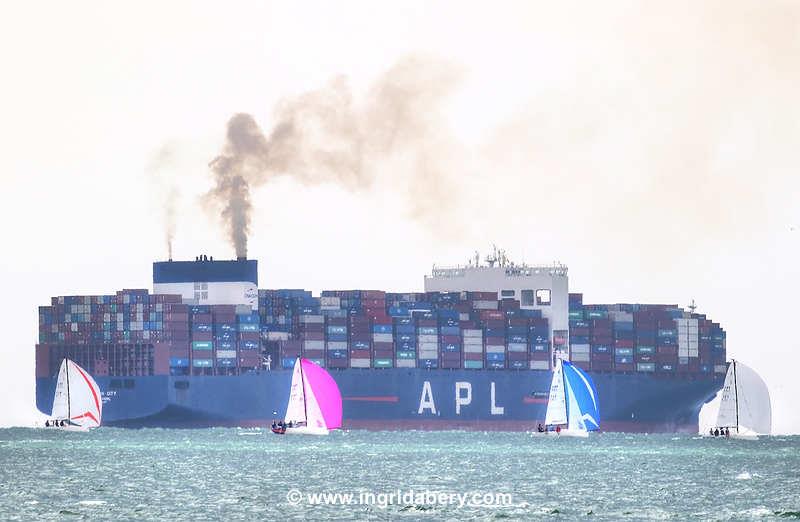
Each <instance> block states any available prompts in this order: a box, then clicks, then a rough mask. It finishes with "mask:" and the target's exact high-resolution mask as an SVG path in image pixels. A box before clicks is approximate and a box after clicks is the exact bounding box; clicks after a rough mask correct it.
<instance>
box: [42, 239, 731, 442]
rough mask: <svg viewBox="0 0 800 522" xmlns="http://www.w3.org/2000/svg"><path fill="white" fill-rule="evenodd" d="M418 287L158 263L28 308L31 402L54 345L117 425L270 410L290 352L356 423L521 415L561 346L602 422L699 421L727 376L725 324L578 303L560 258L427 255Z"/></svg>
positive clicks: (625, 427)
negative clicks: (335, 285)
mask: <svg viewBox="0 0 800 522" xmlns="http://www.w3.org/2000/svg"><path fill="white" fill-rule="evenodd" d="M424 290H425V291H424V292H413V293H391V292H384V291H379V290H331V291H323V292H321V294H320V295H319V296H314V295H312V292H310V291H306V290H297V289H280V290H266V289H259V288H258V263H257V261H256V260H251V259H245V258H240V259H237V260H230V261H228V260H225V261H219V260H217V261H214V260H213V258H208V257H207V256H198V257H196V258H195V260H194V261H172V260H170V261H163V262H155V263H153V284H152V291H150V290H149V289H125V290H120V291H117V292H115V293H113V294H108V295H92V296H58V297H53V298H52V299H51V302H50V305H49V306H42V307H40V308H39V342H38V344H37V345H36V404H37V408H38V409H39V410H40V411H42V412H43V413H45V414H49V413H50V411H51V408H52V399H53V391H54V387H55V384H56V376H57V373H58V368H59V365H60V364H61V361H62V359H63V358H64V357H69V358H70V359H72V360H74V361H76V362H77V363H78V364H79V365H81V366H82V367H84V368H86V369H87V370H88V371H89V372H90V373H91V374H92V375H93V376H94V378H95V380H96V381H97V383H98V384H99V386H100V388H101V390H102V395H103V397H102V400H103V420H104V424H108V425H116V426H125V427H146V426H160V427H206V426H264V425H268V424H270V423H271V422H272V420H273V419H275V418H280V417H281V416H282V415H283V413H284V409H285V407H286V404H287V400H288V394H289V383H290V381H291V375H292V367H293V364H294V361H295V359H296V358H297V357H298V356H302V357H305V358H307V359H310V360H312V361H314V362H316V363H317V364H319V365H321V366H324V367H325V368H327V369H328V371H329V372H330V373H331V375H332V376H333V377H334V379H335V380H336V382H337V384H338V385H339V388H340V390H341V392H342V398H343V408H344V425H345V427H349V428H364V429H476V430H530V429H531V428H532V427H535V426H536V425H537V423H538V422H543V420H544V417H545V410H546V407H547V400H548V394H549V386H550V380H551V376H552V368H553V365H554V363H555V361H556V359H558V358H563V359H569V360H571V361H572V362H573V363H574V364H576V365H577V366H579V367H581V368H582V369H584V370H586V371H588V372H589V374H590V375H591V377H592V379H593V380H594V382H595V385H596V388H597V390H598V394H599V403H600V408H601V416H602V426H601V427H602V428H603V429H604V430H606V431H629V432H676V431H684V432H697V429H698V415H699V411H700V408H701V407H702V405H703V404H704V403H706V402H707V401H709V400H711V399H712V398H713V397H714V396H715V394H716V393H717V391H718V390H719V389H720V388H721V387H722V384H723V380H724V376H725V371H726V368H727V367H726V352H725V331H724V330H723V329H722V328H721V327H720V325H719V324H717V323H715V322H713V321H711V320H710V319H709V318H708V317H706V316H705V315H702V314H699V313H696V312H695V309H694V307H693V306H691V307H687V308H688V309H684V308H682V307H679V306H677V305H663V304H623V303H619V304H587V303H584V300H583V296H582V294H580V293H570V292H569V284H568V274H567V267H566V266H563V265H560V264H554V265H547V266H529V265H525V264H522V265H516V264H514V263H511V262H509V261H508V260H507V259H506V257H505V255H503V254H502V252H501V253H499V254H495V255H490V256H488V257H487V259H486V260H485V262H481V260H480V258H479V257H477V256H476V258H475V259H474V260H472V261H470V262H469V263H468V264H467V265H465V266H459V267H454V268H436V267H434V269H433V270H432V272H431V274H430V275H429V276H426V277H425V278H424Z"/></svg>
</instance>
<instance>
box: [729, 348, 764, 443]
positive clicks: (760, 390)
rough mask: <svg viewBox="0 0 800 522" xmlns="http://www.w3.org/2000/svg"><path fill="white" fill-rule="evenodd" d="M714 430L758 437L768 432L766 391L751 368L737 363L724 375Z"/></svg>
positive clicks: (732, 364) (762, 381) (732, 362)
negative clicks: (718, 429) (718, 427)
mask: <svg viewBox="0 0 800 522" xmlns="http://www.w3.org/2000/svg"><path fill="white" fill-rule="evenodd" d="M717 426H721V427H734V428H736V429H737V431H738V432H753V433H758V434H769V433H771V431H772V405H771V402H770V398H769V389H768V388H767V385H766V383H765V382H764V380H763V379H761V377H760V376H759V375H758V374H757V373H756V372H755V371H754V370H753V369H752V368H750V367H749V366H746V365H744V364H742V363H740V362H738V361H731V364H730V366H729V367H728V373H727V374H726V375H725V383H724V384H723V387H722V399H721V400H720V405H719V413H718V414H717Z"/></svg>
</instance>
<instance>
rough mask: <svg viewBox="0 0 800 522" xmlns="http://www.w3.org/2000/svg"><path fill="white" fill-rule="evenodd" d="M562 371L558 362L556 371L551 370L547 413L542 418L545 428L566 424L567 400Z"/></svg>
mask: <svg viewBox="0 0 800 522" xmlns="http://www.w3.org/2000/svg"><path fill="white" fill-rule="evenodd" d="M563 371H564V370H563V369H562V368H561V361H560V360H559V361H558V363H557V364H556V369H555V370H553V380H552V381H551V382H550V398H549V399H548V401H547V413H546V414H545V418H544V423H545V425H546V426H550V425H553V424H566V423H567V400H566V394H565V392H566V390H564V373H563Z"/></svg>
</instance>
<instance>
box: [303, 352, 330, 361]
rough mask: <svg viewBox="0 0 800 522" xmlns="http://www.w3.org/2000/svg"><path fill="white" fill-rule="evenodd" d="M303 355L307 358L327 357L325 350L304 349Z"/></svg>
mask: <svg viewBox="0 0 800 522" xmlns="http://www.w3.org/2000/svg"><path fill="white" fill-rule="evenodd" d="M303 357H305V358H306V359H322V358H323V357H325V350H304V351H303Z"/></svg>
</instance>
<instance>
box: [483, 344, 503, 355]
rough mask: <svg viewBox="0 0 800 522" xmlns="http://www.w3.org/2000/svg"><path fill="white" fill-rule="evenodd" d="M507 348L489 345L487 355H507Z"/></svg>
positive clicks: (500, 345) (499, 345) (501, 345)
mask: <svg viewBox="0 0 800 522" xmlns="http://www.w3.org/2000/svg"><path fill="white" fill-rule="evenodd" d="M505 352H506V346H505V345H504V344H487V345H486V353H505Z"/></svg>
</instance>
